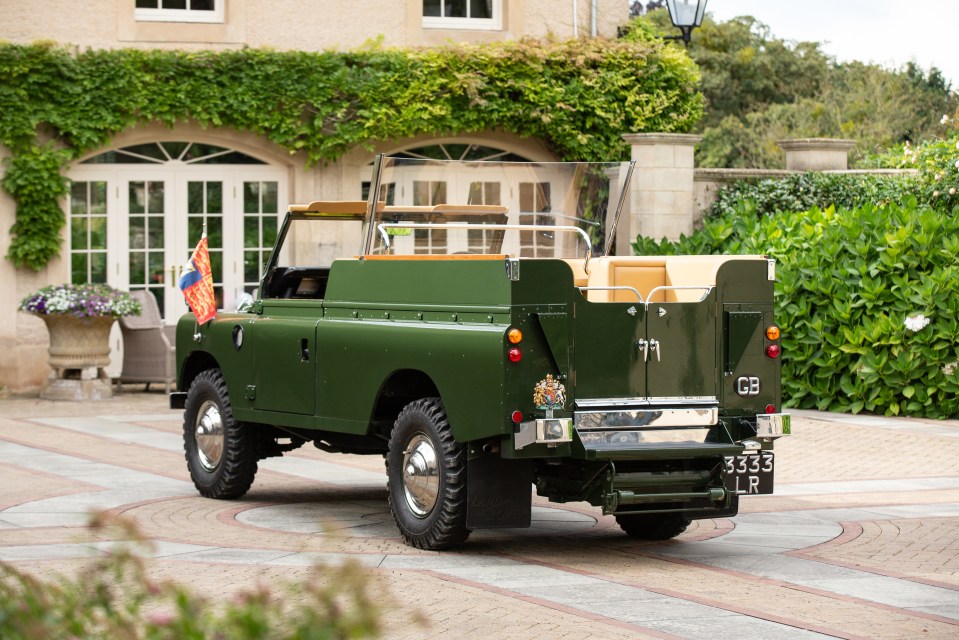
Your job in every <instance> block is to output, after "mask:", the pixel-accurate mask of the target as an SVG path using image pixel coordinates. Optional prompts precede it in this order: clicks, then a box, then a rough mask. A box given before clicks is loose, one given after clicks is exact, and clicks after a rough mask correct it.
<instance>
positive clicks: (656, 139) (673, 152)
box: [617, 133, 702, 248]
mask: <svg viewBox="0 0 959 640" xmlns="http://www.w3.org/2000/svg"><path fill="white" fill-rule="evenodd" d="M623 138H624V139H625V140H626V142H628V143H629V144H630V145H632V159H633V160H635V161H636V169H635V172H634V173H633V180H632V185H631V186H632V189H631V193H630V200H629V202H630V211H629V214H630V216H629V224H628V225H622V226H621V227H620V229H621V231H623V232H625V233H626V237H627V239H628V240H629V242H632V241H633V240H634V239H635V238H636V236H638V235H642V236H645V237H647V238H655V239H656V240H660V239H662V238H669V239H670V240H676V239H678V238H679V235H680V234H685V235H689V234H691V233H692V231H693V217H694V216H693V214H694V204H693V173H694V172H693V169H694V166H693V149H694V147H695V146H696V143H697V142H699V141H700V140H701V139H702V136H695V135H689V134H684V133H630V134H627V135H625V136H623ZM622 244H623V243H622V242H618V243H617V245H618V248H619V247H621V246H622Z"/></svg>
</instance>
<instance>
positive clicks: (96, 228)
mask: <svg viewBox="0 0 959 640" xmlns="http://www.w3.org/2000/svg"><path fill="white" fill-rule="evenodd" d="M90 248H91V249H106V248H107V219H106V218H103V217H99V216H98V217H94V218H90Z"/></svg>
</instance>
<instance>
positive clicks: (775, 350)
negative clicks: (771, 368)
mask: <svg viewBox="0 0 959 640" xmlns="http://www.w3.org/2000/svg"><path fill="white" fill-rule="evenodd" d="M779 353H780V349H779V345H778V344H771V345H769V346H768V347H766V355H767V356H769V357H770V358H778V357H779Z"/></svg>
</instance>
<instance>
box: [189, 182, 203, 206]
mask: <svg viewBox="0 0 959 640" xmlns="http://www.w3.org/2000/svg"><path fill="white" fill-rule="evenodd" d="M186 189H187V191H186V211H187V213H203V183H202V182H194V181H190V182H188V183H187V187H186Z"/></svg>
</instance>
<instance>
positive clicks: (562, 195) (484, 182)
mask: <svg viewBox="0 0 959 640" xmlns="http://www.w3.org/2000/svg"><path fill="white" fill-rule="evenodd" d="M629 167H630V163H628V162H605V163H599V162H455V161H440V160H426V159H411V158H391V157H386V158H384V159H383V162H382V169H381V172H380V180H379V199H380V201H381V202H382V203H385V206H381V207H380V211H378V212H377V214H376V216H375V220H374V225H373V229H372V230H371V233H370V237H369V240H368V241H369V246H368V247H367V253H372V254H392V255H419V254H426V255H429V254H432V255H450V254H469V253H481V254H501V255H508V256H511V257H529V258H576V257H580V258H582V257H584V256H586V255H587V252H591V253H592V255H601V254H603V253H604V252H605V247H606V243H607V240H608V239H609V238H610V235H611V234H610V226H611V225H612V222H613V219H614V214H615V213H616V210H617V207H618V206H619V205H620V202H621V195H622V191H623V189H624V188H625V187H626V181H627V176H628V169H629ZM374 180H375V176H374Z"/></svg>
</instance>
